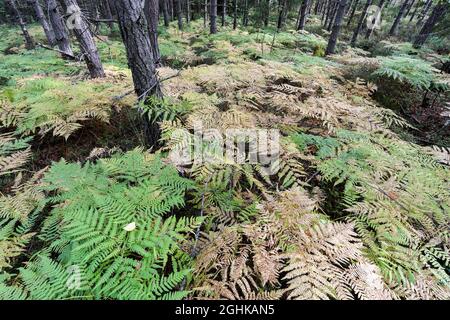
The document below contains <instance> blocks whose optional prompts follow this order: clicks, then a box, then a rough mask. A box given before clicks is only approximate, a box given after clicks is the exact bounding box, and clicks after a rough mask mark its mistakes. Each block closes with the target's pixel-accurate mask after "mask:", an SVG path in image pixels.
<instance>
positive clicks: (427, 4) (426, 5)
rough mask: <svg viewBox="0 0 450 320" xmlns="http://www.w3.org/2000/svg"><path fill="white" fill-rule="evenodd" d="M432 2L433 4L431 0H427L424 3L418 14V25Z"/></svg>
mask: <svg viewBox="0 0 450 320" xmlns="http://www.w3.org/2000/svg"><path fill="white" fill-rule="evenodd" d="M432 4H433V0H428V1H427V2H426V3H425V6H424V7H423V10H422V12H421V13H420V15H419V18H418V19H417V26H420V25H421V24H422V21H423V19H425V17H426V16H427V13H428V10H430V8H431V5H432Z"/></svg>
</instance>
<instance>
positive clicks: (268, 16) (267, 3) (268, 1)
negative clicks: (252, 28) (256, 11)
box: [264, 0, 272, 27]
mask: <svg viewBox="0 0 450 320" xmlns="http://www.w3.org/2000/svg"><path fill="white" fill-rule="evenodd" d="M271 4H272V1H271V0H267V1H266V4H265V8H266V12H265V15H264V26H265V27H267V26H269V18H270V5H271Z"/></svg>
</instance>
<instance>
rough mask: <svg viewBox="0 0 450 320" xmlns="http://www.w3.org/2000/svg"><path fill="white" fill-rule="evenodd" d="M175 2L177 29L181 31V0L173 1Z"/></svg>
mask: <svg viewBox="0 0 450 320" xmlns="http://www.w3.org/2000/svg"><path fill="white" fill-rule="evenodd" d="M174 2H175V9H176V14H177V19H178V29H180V30H183V16H182V13H181V0H174Z"/></svg>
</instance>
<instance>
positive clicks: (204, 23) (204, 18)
mask: <svg viewBox="0 0 450 320" xmlns="http://www.w3.org/2000/svg"><path fill="white" fill-rule="evenodd" d="M207 21H208V0H204V2H203V28H206V22H207Z"/></svg>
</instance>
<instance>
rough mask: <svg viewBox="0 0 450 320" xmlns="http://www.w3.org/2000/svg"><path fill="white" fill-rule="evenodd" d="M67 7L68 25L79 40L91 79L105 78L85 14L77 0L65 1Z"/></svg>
mask: <svg viewBox="0 0 450 320" xmlns="http://www.w3.org/2000/svg"><path fill="white" fill-rule="evenodd" d="M64 3H65V4H66V7H67V13H68V14H69V17H68V18H67V23H68V25H70V26H72V30H73V33H74V34H75V37H76V38H77V40H78V42H79V44H80V48H81V52H82V54H83V58H84V61H85V62H86V65H87V68H88V70H89V74H90V76H91V78H102V77H104V76H105V71H104V70H103V66H102V62H101V61H100V56H99V55H98V50H97V46H96V44H95V41H94V37H93V36H92V33H91V30H90V29H89V25H88V24H87V22H86V20H85V18H84V16H83V13H82V12H81V9H80V7H79V6H78V3H77V1H76V0H64Z"/></svg>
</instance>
